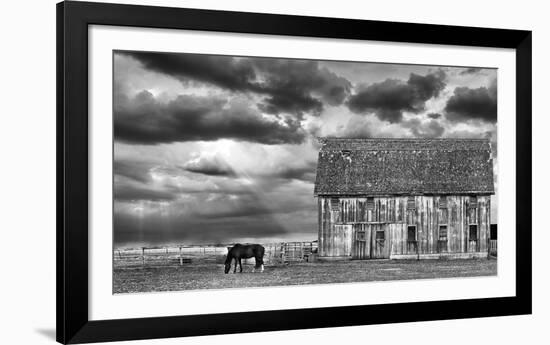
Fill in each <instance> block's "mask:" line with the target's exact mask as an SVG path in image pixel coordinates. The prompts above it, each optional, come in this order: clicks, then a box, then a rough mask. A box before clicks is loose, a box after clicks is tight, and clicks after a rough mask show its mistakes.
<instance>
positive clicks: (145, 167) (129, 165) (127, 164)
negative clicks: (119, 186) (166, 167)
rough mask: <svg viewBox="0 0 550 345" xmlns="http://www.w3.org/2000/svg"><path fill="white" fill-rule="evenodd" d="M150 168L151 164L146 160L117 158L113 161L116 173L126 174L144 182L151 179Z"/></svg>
mask: <svg viewBox="0 0 550 345" xmlns="http://www.w3.org/2000/svg"><path fill="white" fill-rule="evenodd" d="M150 168H151V164H149V163H145V162H136V161H128V160H115V161H114V162H113V173H114V175H119V176H124V177H127V178H130V179H133V180H135V181H138V182H142V183H146V182H149V181H150V180H151V175H150V174H149V171H150Z"/></svg>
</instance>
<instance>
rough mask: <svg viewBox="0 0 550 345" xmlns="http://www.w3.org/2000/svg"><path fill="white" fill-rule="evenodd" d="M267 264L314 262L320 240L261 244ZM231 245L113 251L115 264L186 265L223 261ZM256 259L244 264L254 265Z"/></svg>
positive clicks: (248, 260)
mask: <svg viewBox="0 0 550 345" xmlns="http://www.w3.org/2000/svg"><path fill="white" fill-rule="evenodd" d="M262 245H263V246H264V248H265V254H264V263H265V264H267V265H276V264H288V263H295V262H312V261H314V260H315V257H316V253H317V241H313V242H284V243H267V244H262ZM231 246H232V245H231V244H228V245H202V246H201V245H180V246H163V247H141V248H117V249H115V250H114V252H113V264H114V266H115V267H132V266H136V267H139V266H167V265H168V266H177V265H180V266H181V265H185V264H193V263H194V264H223V263H224V262H225V257H226V255H227V247H231ZM254 262H255V260H254V258H251V259H246V260H243V265H244V264H246V265H251V264H254Z"/></svg>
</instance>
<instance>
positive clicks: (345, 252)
mask: <svg viewBox="0 0 550 345" xmlns="http://www.w3.org/2000/svg"><path fill="white" fill-rule="evenodd" d="M439 199H440V196H415V197H414V201H415V209H407V200H408V197H407V196H393V197H375V198H374V207H373V208H368V207H367V198H366V197H359V198H355V197H339V198H338V203H337V205H338V207H333V206H332V204H331V198H330V197H324V196H320V197H319V198H318V207H319V255H320V256H321V257H351V255H352V254H353V253H354V251H356V250H357V248H359V246H360V245H359V244H357V243H356V232H357V229H358V224H366V223H376V224H382V225H381V226H383V228H384V229H385V230H386V245H387V247H386V249H385V251H386V252H387V255H388V256H393V255H407V254H409V255H411V254H416V253H415V251H414V250H413V248H411V247H410V246H408V245H407V226H409V225H415V226H416V236H417V238H416V239H417V243H418V254H438V253H439V247H438V241H439V226H440V225H446V226H447V241H448V242H447V248H446V250H445V251H446V252H448V253H465V252H472V251H475V252H486V251H487V250H488V236H489V235H488V234H489V229H490V224H491V222H490V219H491V217H490V209H491V208H490V196H488V195H481V196H478V197H477V208H476V209H472V208H469V203H470V197H469V196H462V195H454V196H447V208H439ZM470 224H477V227H478V240H477V245H476V247H475V248H474V247H473V246H472V244H471V243H472V242H471V241H470V238H469V225H470ZM371 233H372V230H371V229H369V236H371V237H370V238H369V239H368V241H370V243H371V246H372V245H373V243H374V242H373V238H374V237H373V236H374V235H373V234H371ZM367 249H368V248H367ZM445 251H444V252H445Z"/></svg>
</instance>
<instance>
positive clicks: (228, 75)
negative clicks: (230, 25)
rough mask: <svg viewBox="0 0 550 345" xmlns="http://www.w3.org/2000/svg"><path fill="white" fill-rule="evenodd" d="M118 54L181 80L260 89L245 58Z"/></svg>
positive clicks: (233, 89) (138, 53) (242, 88)
mask: <svg viewBox="0 0 550 345" xmlns="http://www.w3.org/2000/svg"><path fill="white" fill-rule="evenodd" d="M117 54H122V55H127V56H131V57H133V58H135V59H136V60H138V61H139V62H141V63H142V64H143V66H144V67H145V68H146V69H148V70H151V71H155V72H158V73H162V74H167V75H170V76H172V77H174V78H177V79H180V80H182V81H188V79H193V80H198V81H202V82H206V83H210V84H213V85H216V86H219V87H221V88H224V89H229V90H232V91H240V90H253V89H257V88H259V85H258V84H257V83H256V72H255V71H254V67H253V65H252V63H251V62H250V61H249V60H246V59H235V58H232V57H226V56H217V55H199V54H176V53H155V52H125V51H118V52H117ZM115 73H116V71H115Z"/></svg>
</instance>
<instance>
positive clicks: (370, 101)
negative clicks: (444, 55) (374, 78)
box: [347, 70, 446, 123]
mask: <svg viewBox="0 0 550 345" xmlns="http://www.w3.org/2000/svg"><path fill="white" fill-rule="evenodd" d="M445 78H446V74H445V72H444V71H442V70H439V71H437V72H434V73H430V74H427V75H425V76H421V75H418V74H414V73H411V74H410V76H409V79H408V80H407V82H404V81H402V80H399V79H386V80H385V81H383V82H380V83H374V84H371V85H367V86H362V87H360V88H359V91H358V92H357V93H356V94H354V95H353V96H350V98H349V100H348V102H347V105H348V107H349V109H350V110H351V111H353V112H354V113H358V114H363V113H374V114H375V115H376V116H377V117H378V118H380V119H381V120H385V121H388V122H390V123H396V122H400V121H401V120H402V119H403V112H405V111H406V112H411V113H419V112H421V111H424V110H425V103H426V101H427V100H429V99H431V98H433V97H437V96H439V93H440V92H441V91H442V90H443V89H444V88H445V85H446V84H445Z"/></svg>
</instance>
